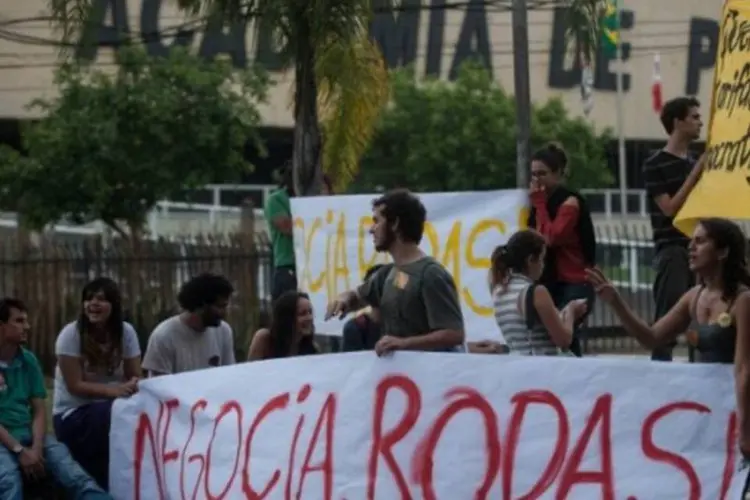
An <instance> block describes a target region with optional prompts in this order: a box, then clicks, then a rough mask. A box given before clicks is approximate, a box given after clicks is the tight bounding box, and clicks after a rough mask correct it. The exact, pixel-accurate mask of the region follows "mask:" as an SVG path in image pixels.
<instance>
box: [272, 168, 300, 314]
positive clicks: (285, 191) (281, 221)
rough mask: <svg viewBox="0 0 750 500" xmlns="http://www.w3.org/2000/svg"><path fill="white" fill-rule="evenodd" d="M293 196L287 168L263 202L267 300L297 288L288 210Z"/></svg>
mask: <svg viewBox="0 0 750 500" xmlns="http://www.w3.org/2000/svg"><path fill="white" fill-rule="evenodd" d="M293 196H294V187H293V181H292V168H291V165H287V166H286V167H285V168H284V171H283V173H282V181H281V184H280V185H279V188H278V189H277V190H275V191H274V192H273V193H271V194H270V195H269V196H268V198H267V199H266V203H265V207H264V215H265V218H266V222H267V224H268V232H269V233H270V234H271V246H272V249H273V268H274V272H273V282H272V285H271V298H272V300H274V301H275V300H276V299H277V298H279V296H280V295H281V294H283V293H284V292H286V291H288V290H296V289H297V271H296V269H295V267H294V240H293V238H292V231H293V227H294V223H293V221H292V207H291V204H290V202H289V199H290V198H291V197H293Z"/></svg>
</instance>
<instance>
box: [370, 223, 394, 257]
mask: <svg viewBox="0 0 750 500" xmlns="http://www.w3.org/2000/svg"><path fill="white" fill-rule="evenodd" d="M394 241H396V232H395V231H394V230H393V229H391V228H390V227H386V228H385V238H383V241H381V242H380V244H379V245H375V250H377V251H378V252H387V251H388V250H389V249H390V248H391V245H393V242H394Z"/></svg>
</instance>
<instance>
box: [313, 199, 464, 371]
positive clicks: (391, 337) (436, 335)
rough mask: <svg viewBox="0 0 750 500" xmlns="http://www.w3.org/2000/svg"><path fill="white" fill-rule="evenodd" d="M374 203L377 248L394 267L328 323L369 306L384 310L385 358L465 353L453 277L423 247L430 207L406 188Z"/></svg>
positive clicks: (345, 302) (333, 312)
mask: <svg viewBox="0 0 750 500" xmlns="http://www.w3.org/2000/svg"><path fill="white" fill-rule="evenodd" d="M372 205H373V225H372V227H371V228H370V234H372V237H373V242H374V243H375V249H376V250H377V251H378V252H388V254H390V256H391V257H392V258H393V265H392V266H386V267H383V268H381V269H379V270H378V271H377V272H375V273H374V274H373V276H372V277H371V278H370V279H368V280H367V281H365V282H364V283H363V284H362V285H360V287H359V288H358V289H357V290H352V291H348V292H345V293H343V294H341V295H340V296H339V297H338V298H337V299H336V300H334V301H333V302H331V303H330V304H329V305H328V308H327V311H326V319H329V318H331V317H333V316H339V317H343V316H345V315H346V314H348V313H349V312H352V311H355V310H357V309H359V308H360V307H362V306H363V305H365V304H366V305H370V306H372V307H375V308H378V309H379V311H380V320H381V332H382V336H381V337H380V339H379V340H378V341H377V343H376V344H375V352H376V353H377V354H378V355H379V356H381V355H383V354H387V353H389V352H392V351H397V350H413V351H456V350H460V349H462V347H463V343H464V322H463V315H462V313H461V306H460V303H459V300H458V292H457V291H456V285H455V283H454V281H453V277H452V276H451V275H450V273H449V272H448V271H447V270H446V269H445V268H444V267H443V266H442V265H441V264H440V263H439V262H437V261H436V260H435V259H434V258H432V257H429V256H427V255H426V254H425V253H424V252H423V251H422V250H420V248H419V243H420V242H421V241H422V235H423V233H424V223H425V219H426V216H427V214H426V210H425V208H424V205H422V202H421V201H420V200H419V198H417V197H416V196H414V195H412V194H411V193H410V192H409V191H406V190H394V191H391V192H389V193H386V194H385V195H383V196H382V197H380V198H378V199H376V200H375V201H374V202H373V204H372Z"/></svg>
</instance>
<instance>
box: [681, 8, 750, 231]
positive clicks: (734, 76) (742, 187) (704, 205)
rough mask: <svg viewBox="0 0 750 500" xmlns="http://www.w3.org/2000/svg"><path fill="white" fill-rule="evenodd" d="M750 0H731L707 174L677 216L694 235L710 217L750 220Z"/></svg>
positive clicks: (721, 45) (713, 108)
mask: <svg viewBox="0 0 750 500" xmlns="http://www.w3.org/2000/svg"><path fill="white" fill-rule="evenodd" d="M748 30H750V2H748V1H747V0H727V1H726V3H725V4H724V11H723V13H722V23H721V30H720V32H719V47H718V51H717V54H716V69H715V73H714V88H713V97H712V99H711V101H712V102H711V117H710V119H709V125H708V141H707V142H708V149H707V153H706V154H707V157H706V164H705V167H704V171H703V176H702V177H701V180H700V181H699V182H698V184H697V185H696V186H695V189H693V192H692V193H690V196H689V197H688V199H687V201H686V202H685V205H684V206H683V207H682V209H681V210H680V212H679V213H678V214H677V217H675V222H674V224H675V226H677V228H678V229H679V230H680V231H682V232H684V233H686V234H692V232H693V229H694V228H695V225H696V223H697V221H698V220H699V219H701V218H704V217H726V218H730V219H750V176H749V175H750V172H748V170H749V169H750V99H749V98H748V92H750V65H748V62H750V44H748V43H747V33H748Z"/></svg>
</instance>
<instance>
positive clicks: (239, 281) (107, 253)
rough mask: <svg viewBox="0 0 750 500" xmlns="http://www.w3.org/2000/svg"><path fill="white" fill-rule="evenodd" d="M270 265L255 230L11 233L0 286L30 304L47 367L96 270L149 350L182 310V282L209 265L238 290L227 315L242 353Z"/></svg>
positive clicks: (1, 249) (2, 255)
mask: <svg viewBox="0 0 750 500" xmlns="http://www.w3.org/2000/svg"><path fill="white" fill-rule="evenodd" d="M270 269H271V261H270V252H269V246H268V240H267V238H265V237H263V236H260V237H259V236H257V235H254V236H253V235H252V233H251V235H250V236H246V235H236V236H211V237H191V238H182V239H169V240H167V239H158V240H153V241H148V240H147V241H139V242H137V244H132V243H129V242H127V241H125V240H122V239H114V240H110V241H107V240H105V239H104V238H103V237H101V236H98V235H97V236H89V237H84V238H79V239H77V240H70V239H68V240H67V241H62V240H60V239H59V238H54V237H53V238H45V239H43V240H41V241H38V242H36V243H34V244H30V243H28V242H25V243H21V242H20V241H19V240H18V239H15V238H6V239H5V240H4V241H3V242H2V243H0V287H1V288H0V290H2V291H3V293H4V294H6V295H13V296H16V297H19V298H21V299H22V300H23V301H24V302H25V303H26V304H27V307H28V308H29V312H30V314H29V316H30V322H31V325H32V331H31V333H30V335H29V345H30V347H31V348H32V349H33V350H34V351H35V353H36V354H37V355H38V356H39V359H40V361H41V362H42V364H43V366H44V368H45V371H46V372H47V373H49V371H50V370H51V369H52V368H53V367H54V363H55V359H54V342H55V338H56V336H57V333H58V332H59V331H60V329H61V328H62V326H64V325H65V324H66V323H68V322H70V321H73V320H75V319H76V317H77V316H78V313H79V312H80V310H81V309H80V308H81V296H80V294H81V290H82V289H83V286H84V285H85V284H86V282H88V281H89V280H91V279H93V278H94V277H97V276H108V277H110V278H112V279H114V280H115V281H116V282H117V283H118V284H119V285H120V289H121V292H122V294H123V304H124V307H125V312H126V319H127V320H128V321H130V322H131V323H133V325H134V326H135V327H136V331H138V333H139V335H140V337H141V344H142V347H144V348H145V343H146V339H147V335H148V334H149V332H151V330H152V329H153V328H154V327H155V326H156V325H157V324H158V323H159V322H160V321H161V320H163V319H166V318H167V317H169V316H170V315H172V314H174V313H176V312H177V311H178V307H177V303H176V296H177V291H178V290H179V287H180V286H181V285H182V283H184V282H185V281H186V280H187V279H189V278H190V277H191V276H194V275H195V274H198V273H200V272H205V271H211V272H216V273H220V274H223V275H225V276H227V277H228V278H229V279H230V280H231V281H232V283H233V285H234V287H235V290H236V295H235V299H234V300H233V301H232V306H231V308H230V311H229V317H228V321H229V322H230V323H231V325H232V327H233V329H234V332H235V343H236V346H237V351H238V353H237V354H238V356H244V355H245V352H246V348H247V345H248V342H249V339H250V336H251V335H252V332H253V331H255V329H257V328H258V325H259V324H260V321H261V315H262V312H263V310H264V309H265V308H267V307H268V304H267V300H266V297H267V291H268V290H269V282H270V278H271V277H270Z"/></svg>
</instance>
